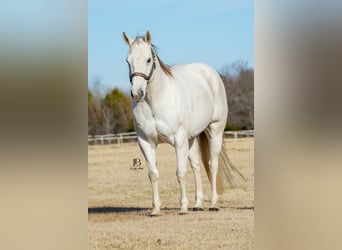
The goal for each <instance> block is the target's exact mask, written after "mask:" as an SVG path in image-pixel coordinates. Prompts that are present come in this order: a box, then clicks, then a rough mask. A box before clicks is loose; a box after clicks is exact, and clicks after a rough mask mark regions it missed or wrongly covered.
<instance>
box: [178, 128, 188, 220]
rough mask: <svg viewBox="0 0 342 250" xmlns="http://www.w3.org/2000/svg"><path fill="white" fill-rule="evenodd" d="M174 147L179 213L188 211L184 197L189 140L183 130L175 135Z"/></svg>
mask: <svg viewBox="0 0 342 250" xmlns="http://www.w3.org/2000/svg"><path fill="white" fill-rule="evenodd" d="M175 148H176V155H177V180H178V183H179V186H180V191H181V201H180V203H181V210H180V212H179V213H180V214H185V213H187V212H188V198H187V197H186V190H185V183H186V167H187V163H188V155H189V141H188V137H187V135H186V132H185V131H184V130H180V131H179V132H178V134H177V135H176V137H175Z"/></svg>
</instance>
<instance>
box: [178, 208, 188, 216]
mask: <svg viewBox="0 0 342 250" xmlns="http://www.w3.org/2000/svg"><path fill="white" fill-rule="evenodd" d="M187 213H188V210H187V209H186V210H185V209H182V210H181V211H179V215H185V214H187Z"/></svg>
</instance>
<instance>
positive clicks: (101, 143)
mask: <svg viewBox="0 0 342 250" xmlns="http://www.w3.org/2000/svg"><path fill="white" fill-rule="evenodd" d="M101 145H103V136H101Z"/></svg>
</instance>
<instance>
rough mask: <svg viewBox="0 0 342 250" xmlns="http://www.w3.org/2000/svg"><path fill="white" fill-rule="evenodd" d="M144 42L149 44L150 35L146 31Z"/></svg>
mask: <svg viewBox="0 0 342 250" xmlns="http://www.w3.org/2000/svg"><path fill="white" fill-rule="evenodd" d="M144 40H145V42H147V43H148V44H151V34H150V32H149V31H146V34H145V39H144Z"/></svg>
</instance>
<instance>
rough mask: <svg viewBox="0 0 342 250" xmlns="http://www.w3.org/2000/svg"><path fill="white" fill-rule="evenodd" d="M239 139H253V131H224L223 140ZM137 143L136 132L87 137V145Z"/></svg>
mask: <svg viewBox="0 0 342 250" xmlns="http://www.w3.org/2000/svg"><path fill="white" fill-rule="evenodd" d="M241 137H254V130H240V131H225V132H224V139H228V138H234V139H237V138H241ZM133 141H137V133H136V132H128V133H120V134H107V135H95V136H92V135H88V145H105V144H118V145H121V144H122V143H124V142H133Z"/></svg>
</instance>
